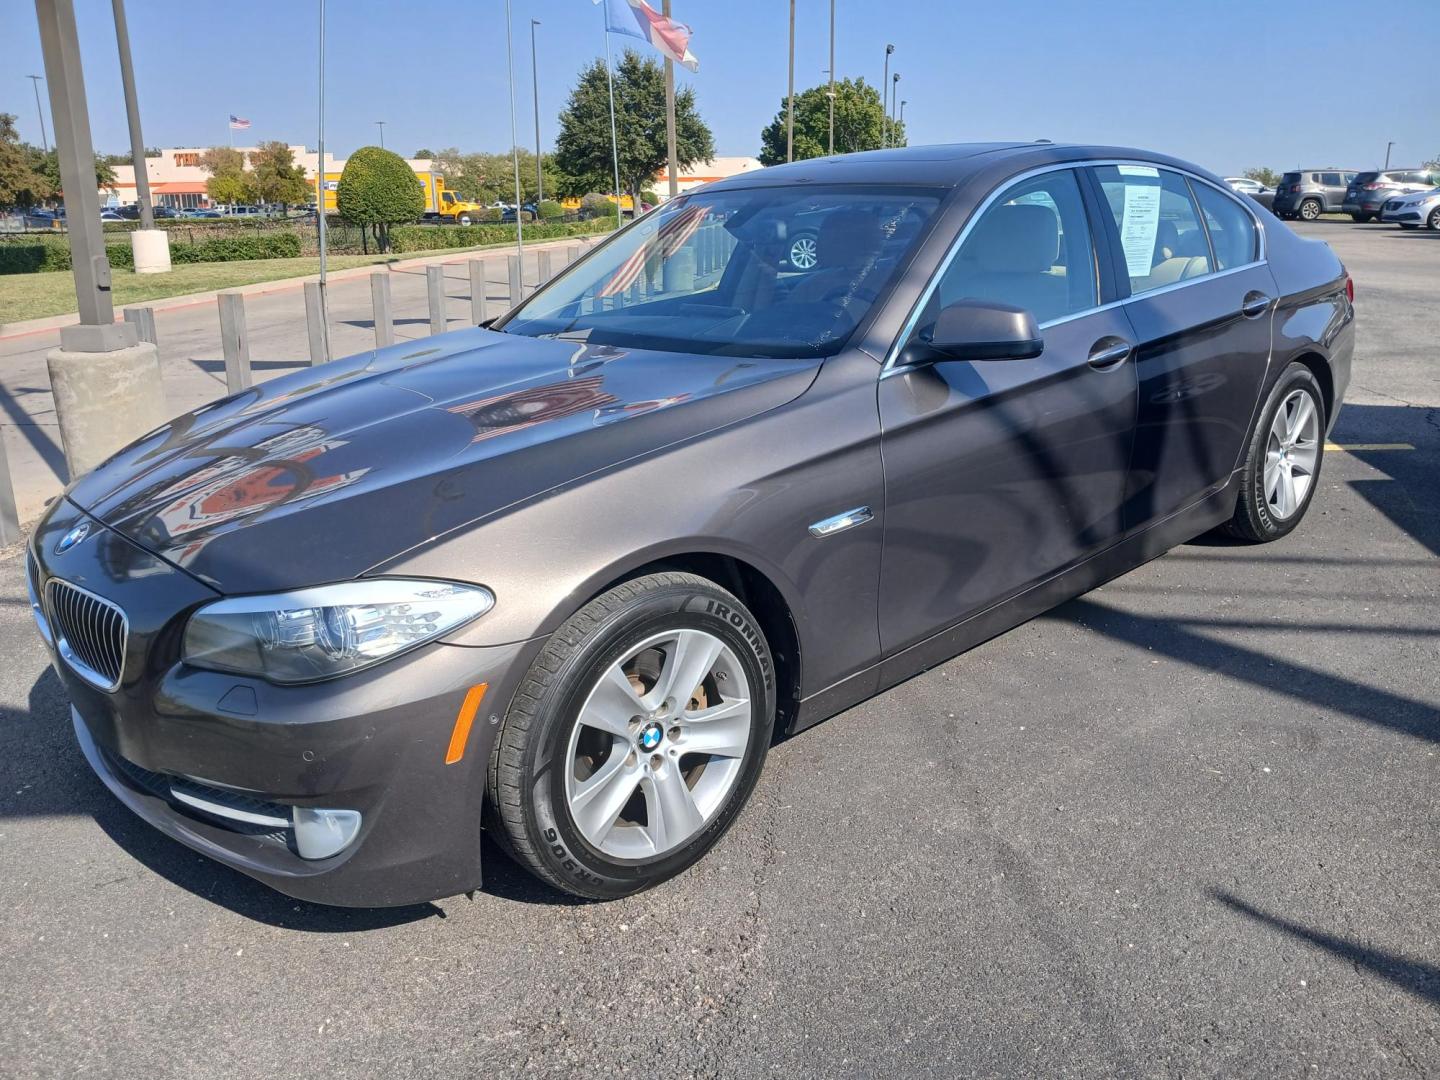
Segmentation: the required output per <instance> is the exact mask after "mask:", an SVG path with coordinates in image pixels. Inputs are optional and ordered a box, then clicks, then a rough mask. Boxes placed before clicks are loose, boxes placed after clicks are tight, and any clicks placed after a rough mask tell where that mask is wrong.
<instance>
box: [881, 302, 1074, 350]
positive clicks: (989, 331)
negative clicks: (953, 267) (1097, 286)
mask: <svg viewBox="0 0 1440 1080" xmlns="http://www.w3.org/2000/svg"><path fill="white" fill-rule="evenodd" d="M1044 351H1045V339H1044V338H1042V337H1041V336H1040V328H1039V326H1037V325H1036V323H1035V316H1034V315H1032V314H1030V312H1028V311H1026V310H1025V309H1024V308H1019V307H1015V306H1014V305H1013V304H1001V303H999V302H997V301H994V300H957V301H955V303H953V304H950V305H949V306H947V307H944V308H941V309H940V314H939V315H938V316H937V317H936V319H935V325H934V326H933V327H931V328H930V331H929V334H928V336H921V337H919V338H917V339H916V340H915V341H912V342H911V343H910V344H909V345H907V346H905V349H904V351H903V352H902V353H901V354H900V362H901V363H902V364H934V363H939V362H940V361H942V360H1030V359H1033V358H1034V357H1036V356H1039V355H1040V354H1041V353H1042V352H1044Z"/></svg>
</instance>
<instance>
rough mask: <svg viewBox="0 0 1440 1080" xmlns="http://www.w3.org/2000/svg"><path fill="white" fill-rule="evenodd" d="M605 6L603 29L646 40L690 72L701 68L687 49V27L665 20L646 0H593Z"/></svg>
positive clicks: (688, 40) (688, 44)
mask: <svg viewBox="0 0 1440 1080" xmlns="http://www.w3.org/2000/svg"><path fill="white" fill-rule="evenodd" d="M594 2H595V3H597V4H601V3H603V4H604V5H605V29H606V30H608V31H610V33H612V34H626V35H628V36H630V37H637V38H639V39H640V40H641V41H644V42H648V43H649V44H650V45H651V46H652V47H653V48H655V49H656V50H658V51H659V52H660V53H662V54H663V55H665V56H668V57H669V58H670V59H671V60H674V61H675V62H676V63H677V64H679V65H681V66H682V67H687V68H689V69H690V70H691V71H699V70H700V61H699V60H696V59H695V55H694V54H693V53H692V52H691V51H690V28H689V27H688V26H686V25H685V24H684V23H678V22H676V21H675V20H674V19H667V18H666V17H665V16H664V15H661V14H660V13H659V12H658V11H656V10H655V9H654V8H652V7H651V6H650V5H649V4H647V3H645V0H594Z"/></svg>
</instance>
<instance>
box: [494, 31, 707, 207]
mask: <svg viewBox="0 0 1440 1080" xmlns="http://www.w3.org/2000/svg"><path fill="white" fill-rule="evenodd" d="M615 127H616V147H617V149H618V154H619V159H620V186H621V188H622V189H623V190H625V191H628V192H629V193H630V194H631V195H632V196H633V197H635V198H636V199H637V201H638V199H639V195H640V192H641V190H642V189H644V188H646V187H648V186H649V185H651V184H653V183H654V182H655V175H656V174H657V173H658V172H659V171H660V170H661V169H663V168H664V167H665V162H666V152H665V74H664V69H663V68H662V67H661V66H660V64H659V62H658V61H655V60H651V59H648V58H642V57H641V56H640V55H639V54H638V53H635V52H632V51H631V50H629V49H627V50H625V55H624V57H623V58H622V59H621V61H620V64H619V66H618V68H617V70H616V71H615ZM675 156H676V158H677V159H678V160H679V163H680V165H681V167H682V168H688V167H689V166H691V165H693V164H695V163H696V162H698V161H708V160H710V159H711V158H712V157H714V156H715V140H714V137H713V136H712V135H711V134H710V129H709V128H708V127H706V126H705V122H704V121H703V120H701V119H700V114H699V113H698V112H697V111H696V108H695V91H694V89H692V88H691V87H688V86H685V87H677V88H676V90H675ZM555 164H556V165H557V166H558V167H559V172H560V175H559V176H557V177H556V180H557V185H558V186H557V188H556V189H555V191H554V192H553V194H556V195H583V194H584V193H585V192H587V191H609V190H610V189H612V188H613V187H614V186H615V180H614V167H613V165H612V158H611V143H610V105H609V96H608V93H607V87H606V79H605V63H604V61H602V60H596V61H595V62H594V63H592V64H591V65H590V66H589V67H587V68H585V69H584V70H583V71H581V72H580V79H579V82H577V83H576V84H575V89H574V90H572V91H571V92H570V100H569V102H568V103H567V104H566V106H565V111H564V112H562V113H561V114H560V134H559V137H558V138H556V140H555ZM532 166H533V160H532ZM531 171H532V172H533V171H534V170H533V168H532V170H531ZM521 179H522V181H523V179H524V175H523V171H522V175H521Z"/></svg>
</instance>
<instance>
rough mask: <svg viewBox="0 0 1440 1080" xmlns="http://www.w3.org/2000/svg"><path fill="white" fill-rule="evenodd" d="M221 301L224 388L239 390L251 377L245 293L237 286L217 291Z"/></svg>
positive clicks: (244, 386)
mask: <svg viewBox="0 0 1440 1080" xmlns="http://www.w3.org/2000/svg"><path fill="white" fill-rule="evenodd" d="M215 299H216V302H217V303H218V304H219V305H220V348H221V349H222V350H223V351H224V353H225V392H226V393H227V394H238V393H239V392H240V391H241V390H244V389H245V388H246V387H248V386H249V385H250V383H251V381H252V378H251V374H250V336H249V333H248V331H247V330H246V328H245V295H244V294H243V293H240V292H237V291H235V290H234V289H226V290H225V291H224V292H221V293H217V294H216V297H215Z"/></svg>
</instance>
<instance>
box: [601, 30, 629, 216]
mask: <svg viewBox="0 0 1440 1080" xmlns="http://www.w3.org/2000/svg"><path fill="white" fill-rule="evenodd" d="M600 18H601V19H603V20H604V21H605V82H606V84H607V85H608V86H609V87H610V155H611V158H612V159H613V160H614V162H615V228H617V229H618V228H620V226H621V224H622V223H623V222H624V217H623V216H622V214H621V212H620V136H619V135H618V134H616V130H615V76H614V74H613V73H612V72H611V67H612V66H613V65H612V64H611V62H610V14H609V10H608V8H607V7H606V5H605V4H601V5H600Z"/></svg>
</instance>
